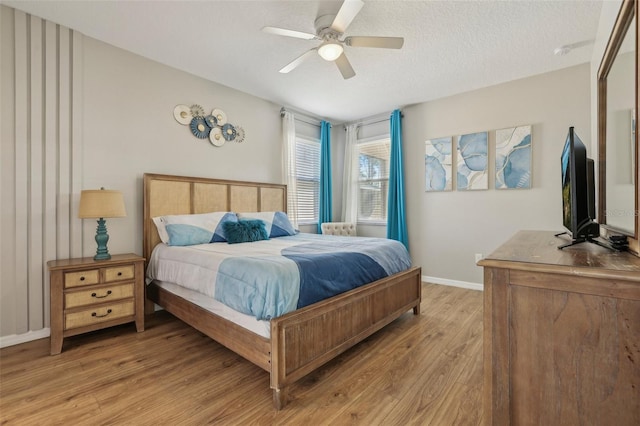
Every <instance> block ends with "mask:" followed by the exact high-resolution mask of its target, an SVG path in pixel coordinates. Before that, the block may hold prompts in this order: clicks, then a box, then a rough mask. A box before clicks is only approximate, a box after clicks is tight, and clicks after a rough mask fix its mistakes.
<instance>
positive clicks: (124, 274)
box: [104, 265, 134, 282]
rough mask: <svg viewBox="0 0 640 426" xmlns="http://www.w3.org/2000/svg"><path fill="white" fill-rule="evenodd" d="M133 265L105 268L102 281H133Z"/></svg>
mask: <svg viewBox="0 0 640 426" xmlns="http://www.w3.org/2000/svg"><path fill="white" fill-rule="evenodd" d="M133 272H134V269H133V265H124V266H118V267H115V268H107V269H105V270H104V281H105V282H111V281H122V280H130V279H133V275H134V274H133Z"/></svg>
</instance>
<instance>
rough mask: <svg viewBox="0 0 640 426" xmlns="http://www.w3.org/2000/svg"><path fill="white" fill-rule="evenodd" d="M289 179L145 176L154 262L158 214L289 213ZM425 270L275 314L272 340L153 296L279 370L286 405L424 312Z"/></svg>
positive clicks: (147, 238)
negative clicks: (300, 389) (342, 361)
mask: <svg viewBox="0 0 640 426" xmlns="http://www.w3.org/2000/svg"><path fill="white" fill-rule="evenodd" d="M286 200H287V188H286V186H285V185H278V184H268V183H255V182H241V181H229V180H220V179H207V178H197V177H183V176H170V175H159V174H149V173H147V174H145V175H144V212H143V214H144V242H143V251H144V257H145V259H147V261H148V260H149V259H150V258H151V252H152V250H153V248H154V247H155V246H156V244H158V243H159V242H160V237H159V236H158V232H157V230H156V228H155V225H154V223H153V220H152V218H153V217H156V216H162V215H171V214H194V213H205V212H213V211H236V212H252V211H286V204H287V201H286ZM421 288H422V287H421V270H420V268H419V267H413V268H411V269H408V270H406V271H403V272H400V273H398V274H395V275H392V276H390V277H387V278H384V279H381V280H378V281H376V282H373V283H371V284H367V285H365V286H362V287H359V288H356V289H354V290H351V291H349V292H346V293H343V294H340V295H338V296H335V297H332V298H330V299H326V300H323V301H321V302H318V303H315V304H313V305H310V306H307V307H305V308H302V309H298V310H296V311H294V312H290V313H288V314H285V315H283V316H281V317H278V318H275V319H272V320H271V335H270V336H271V338H270V339H268V338H265V337H262V336H259V335H257V334H255V333H252V332H250V331H248V330H246V329H244V328H242V327H240V326H238V325H236V324H234V323H233V322H231V321H229V320H226V319H224V318H222V317H220V316H218V315H215V314H213V313H211V312H209V311H207V310H205V309H203V308H201V307H199V306H197V305H194V304H192V303H191V302H189V301H187V300H185V299H183V298H181V297H179V296H176V295H175V294H172V293H170V292H168V291H166V290H164V289H162V288H161V287H159V286H157V285H155V283H153V282H152V283H151V284H149V285H148V286H147V288H146V303H145V311H146V313H152V312H153V308H154V307H153V302H155V303H157V304H158V305H160V306H161V307H163V308H164V309H166V310H167V311H168V312H170V313H172V314H173V315H175V316H176V317H178V318H180V319H181V320H182V321H184V322H186V323H187V324H189V325H191V326H192V327H194V328H196V329H197V330H199V331H201V332H202V333H204V334H206V335H207V336H209V337H211V338H212V339H214V340H215V341H217V342H218V343H220V344H222V345H224V346H226V347H227V348H229V349H231V350H232V351H234V352H236V353H237V354H238V355H241V356H242V357H244V358H245V359H247V360H249V361H251V362H253V363H254V364H256V365H257V366H259V367H261V368H263V369H264V370H266V371H267V372H269V373H270V375H271V389H273V404H274V406H275V408H276V409H282V408H283V407H284V405H285V404H286V400H287V386H288V385H290V384H291V383H293V382H295V381H296V380H298V379H300V378H301V377H303V376H305V375H306V374H308V373H310V372H311V371H313V370H315V369H316V368H318V367H320V366H321V365H323V364H324V363H326V362H328V361H330V360H331V359H333V358H335V357H336V356H338V355H339V354H340V353H342V352H344V351H345V350H347V349H349V348H350V347H352V346H353V345H355V344H356V343H358V342H360V341H362V340H363V339H365V338H366V337H368V336H370V335H371V334H373V333H374V332H376V331H378V330H379V329H381V328H382V327H384V326H385V325H387V324H389V323H390V322H391V321H393V320H394V319H396V318H398V317H399V316H400V315H402V314H403V313H405V312H406V311H408V310H409V309H413V313H414V314H415V315H419V314H420V300H421Z"/></svg>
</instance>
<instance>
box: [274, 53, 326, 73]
mask: <svg viewBox="0 0 640 426" xmlns="http://www.w3.org/2000/svg"><path fill="white" fill-rule="evenodd" d="M316 50H318V48H317V47H314V48H313V49H311V50H307V51H306V52H304V53H303V54H302V55H300V56H298V57H297V58H296V59H294V60H293V61H291V62H289V63H288V64H287V65H285V66H284V67H283V68H282V69H281V70H280V72H281V73H282V74H286V73H288V72H289V71H292V70H293V69H294V68H296V67H297V66H298V65H300V64H301V63H302V62H304V60H305V59H307V57H309V56H310V55H311V54H313V52H315V51H316Z"/></svg>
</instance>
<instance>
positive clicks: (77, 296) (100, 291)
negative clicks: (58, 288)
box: [64, 283, 133, 309]
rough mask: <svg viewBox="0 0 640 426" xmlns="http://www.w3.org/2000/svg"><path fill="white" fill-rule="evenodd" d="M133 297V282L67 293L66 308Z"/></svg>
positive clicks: (65, 297)
mask: <svg viewBox="0 0 640 426" xmlns="http://www.w3.org/2000/svg"><path fill="white" fill-rule="evenodd" d="M129 297H133V283H130V284H125V285H112V286H108V287H100V288H93V289H90V290H82V291H73V292H68V293H65V295H64V307H65V309H69V308H76V307H78V306H86V305H93V304H96V303H102V302H110V301H112V300H119V299H127V298H129Z"/></svg>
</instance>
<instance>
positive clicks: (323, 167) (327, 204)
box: [318, 120, 333, 234]
mask: <svg viewBox="0 0 640 426" xmlns="http://www.w3.org/2000/svg"><path fill="white" fill-rule="evenodd" d="M319 192H320V194H319V197H320V200H319V203H318V234H320V233H322V224H323V223H325V222H331V220H332V211H333V206H332V204H331V123H329V122H328V121H324V120H323V121H322V122H321V123H320V190H319Z"/></svg>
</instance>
